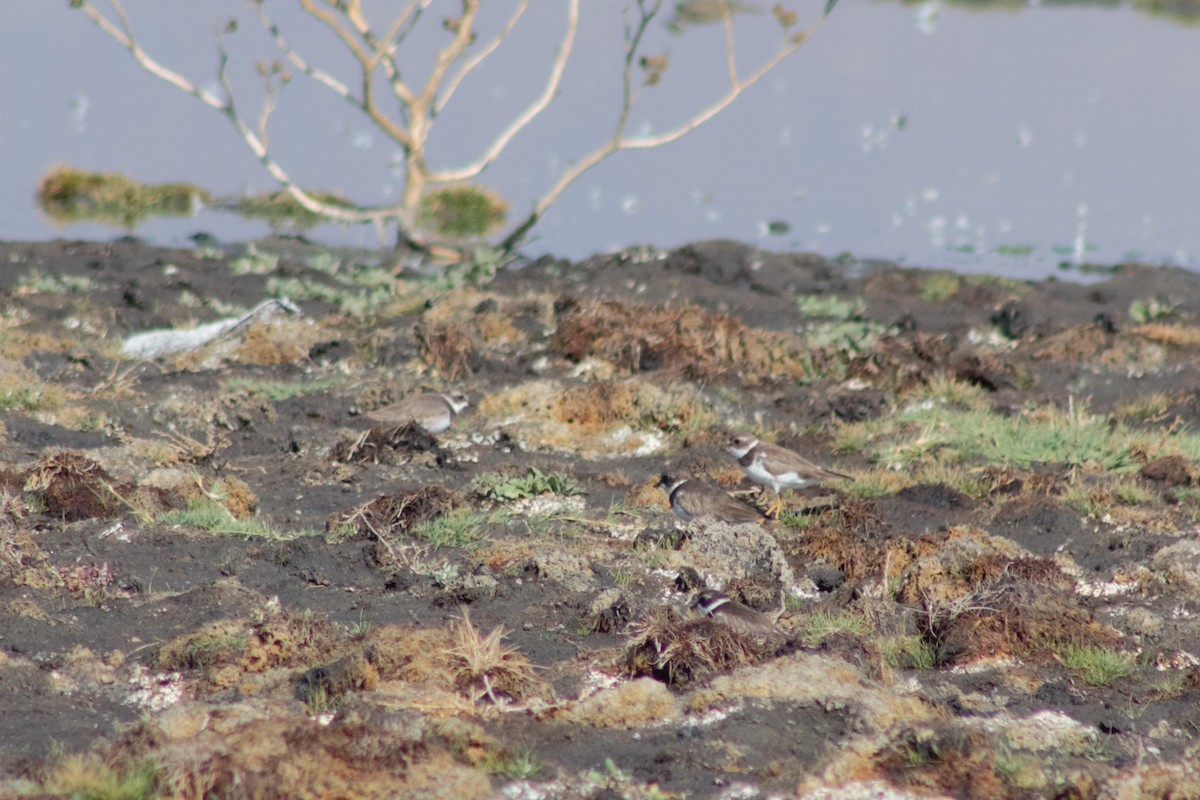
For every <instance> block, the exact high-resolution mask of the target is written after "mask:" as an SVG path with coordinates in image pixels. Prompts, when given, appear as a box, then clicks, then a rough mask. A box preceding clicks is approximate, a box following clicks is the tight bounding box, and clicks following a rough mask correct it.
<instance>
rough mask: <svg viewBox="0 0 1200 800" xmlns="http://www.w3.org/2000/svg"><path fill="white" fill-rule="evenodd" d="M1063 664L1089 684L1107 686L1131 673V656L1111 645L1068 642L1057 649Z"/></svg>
mask: <svg viewBox="0 0 1200 800" xmlns="http://www.w3.org/2000/svg"><path fill="white" fill-rule="evenodd" d="M1059 657H1060V659H1061V660H1062V663H1063V666H1065V667H1066V668H1067V669H1069V670H1071V671H1072V672H1074V673H1075V675H1076V676H1077V677H1078V678H1079V679H1080V680H1081V681H1083V682H1084V683H1086V684H1089V685H1091V686H1108V685H1109V684H1111V683H1112V682H1113V681H1115V680H1119V679H1121V678H1125V677H1128V676H1129V675H1132V674H1133V656H1131V655H1129V654H1128V653H1121V652H1118V651H1116V650H1113V649H1112V648H1111V647H1101V646H1098V645H1084V644H1068V645H1067V646H1066V647H1064V648H1063V649H1062V650H1060V651H1059Z"/></svg>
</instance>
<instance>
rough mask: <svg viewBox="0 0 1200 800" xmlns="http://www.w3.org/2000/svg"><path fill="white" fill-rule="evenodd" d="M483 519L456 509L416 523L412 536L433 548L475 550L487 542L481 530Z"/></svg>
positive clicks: (485, 535) (480, 516)
mask: <svg viewBox="0 0 1200 800" xmlns="http://www.w3.org/2000/svg"><path fill="white" fill-rule="evenodd" d="M485 519H486V517H485V516H484V515H483V514H479V513H476V512H474V511H470V510H467V509H458V510H456V511H451V512H450V513H449V514H443V515H441V516H439V517H434V518H433V519H428V520H424V521H422V522H419V523H417V524H416V525H414V526H413V529H412V535H413V537H414V538H416V539H420V540H421V541H423V542H427V543H429V544H431V545H433V546H434V547H435V548H437V547H461V548H462V549H464V550H477V549H479V548H480V547H482V546H483V545H485V544H486V543H487V542H488V535H487V532H486V531H484V529H483V523H484V521H485Z"/></svg>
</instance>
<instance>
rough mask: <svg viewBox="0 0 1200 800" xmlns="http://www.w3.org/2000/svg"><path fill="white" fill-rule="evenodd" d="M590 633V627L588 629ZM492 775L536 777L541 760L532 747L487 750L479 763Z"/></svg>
mask: <svg viewBox="0 0 1200 800" xmlns="http://www.w3.org/2000/svg"><path fill="white" fill-rule="evenodd" d="M588 632H589V633H590V629H589V631H588ZM480 766H482V767H483V768H484V769H485V770H487V771H488V772H490V773H492V774H493V775H499V776H501V777H503V778H508V779H509V780H514V781H520V780H528V779H530V778H536V777H537V776H538V774H539V773H540V772H541V771H542V764H541V761H540V760H539V759H538V757H537V753H535V752H533V748H522V749H521V750H517V751H514V752H502V753H496V752H488V753H485V754H484V756H483V762H482V763H481V764H480Z"/></svg>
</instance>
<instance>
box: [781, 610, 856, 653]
mask: <svg viewBox="0 0 1200 800" xmlns="http://www.w3.org/2000/svg"><path fill="white" fill-rule="evenodd" d="M869 630H870V625H868V624H867V621H866V620H865V619H863V618H862V617H860V616H858V615H856V614H848V613H846V612H845V611H839V612H838V613H836V614H831V613H829V612H828V611H817V612H814V613H813V614H811V615H809V616H808V617H807V618H806V619H804V621H803V622H802V623H801V625H800V629H799V636H800V640H801V641H802V642H804V645H805V646H806V647H815V646H816V645H819V644H820V643H821V642H823V641H824V640H825V639H826V638H827V637H829V636H832V635H833V634H835V633H843V632H844V633H852V634H854V635H855V636H866V635H867V633H868V632H869Z"/></svg>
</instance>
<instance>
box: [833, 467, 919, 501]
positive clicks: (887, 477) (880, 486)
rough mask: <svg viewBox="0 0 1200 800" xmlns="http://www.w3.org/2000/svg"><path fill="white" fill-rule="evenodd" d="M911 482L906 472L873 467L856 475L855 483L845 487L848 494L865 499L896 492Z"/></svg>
mask: <svg viewBox="0 0 1200 800" xmlns="http://www.w3.org/2000/svg"><path fill="white" fill-rule="evenodd" d="M910 483H911V480H909V478H908V476H906V475H905V474H904V473H900V472H894V471H892V470H881V469H873V470H870V471H868V472H862V473H859V474H858V475H855V476H854V483H851V484H849V485H847V486H846V487H845V491H846V493H847V494H849V495H851V496H852V497H858V498H861V499H863V500H871V499H873V498H876V497H884V496H885V495H889V494H895V493H896V492H898V491H900V490H901V489H903V488H904V487H905V486H908V485H909V484H910Z"/></svg>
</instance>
